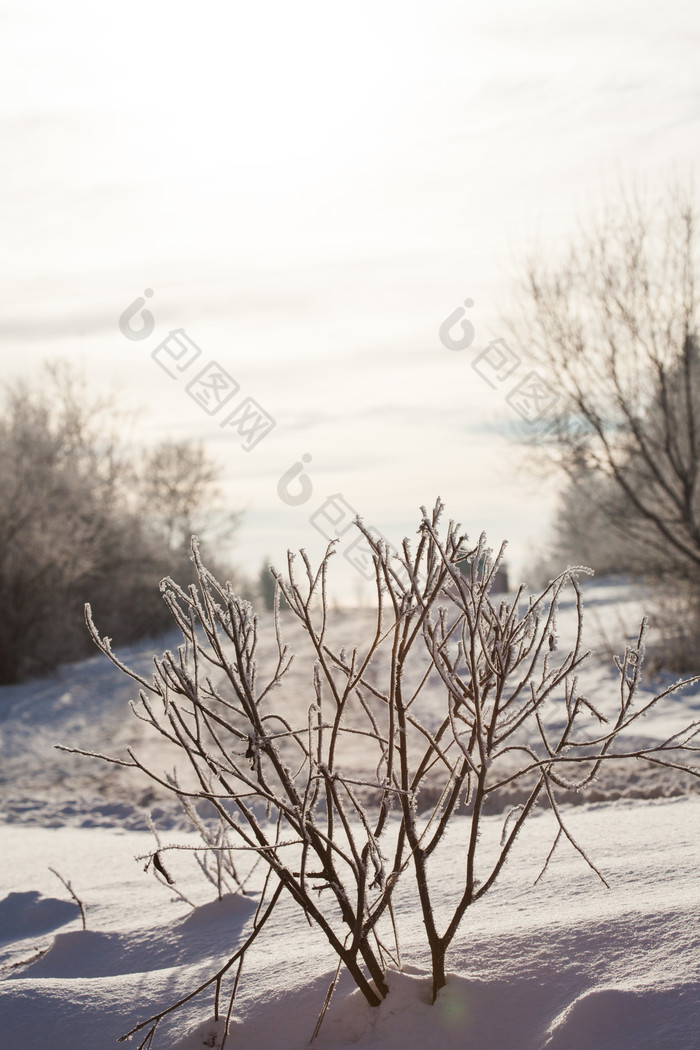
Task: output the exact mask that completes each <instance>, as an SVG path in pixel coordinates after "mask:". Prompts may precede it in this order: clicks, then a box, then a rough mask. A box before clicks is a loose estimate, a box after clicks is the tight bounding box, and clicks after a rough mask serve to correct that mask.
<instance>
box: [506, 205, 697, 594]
mask: <svg viewBox="0 0 700 1050" xmlns="http://www.w3.org/2000/svg"><path fill="white" fill-rule="evenodd" d="M696 226H697V212H696V207H695V204H694V201H693V197H692V194H691V193H690V192H686V191H683V190H681V189H678V188H671V189H669V190H666V191H665V192H664V193H663V194H662V196H661V198H660V199H651V200H649V201H647V202H645V201H644V200H643V199H642V198H641V197H640V195H639V194H634V193H624V192H623V193H622V195H621V197H620V199H619V200H616V201H614V202H612V203H609V204H608V205H607V207H606V209H605V210H604V212H603V214H602V217H601V218H600V219H599V220H597V221H595V222H594V223H593V224H592V227H591V231H590V232H589V233H582V235H581V237H580V238H579V239H578V240H577V241H576V242H575V243H574V244H573V245H572V246H571V248H570V250H569V252H568V254H566V255H565V257H564V258H563V259H561V260H558V261H554V262H548V261H544V260H538V261H535V262H531V263H530V264H529V265H528V266H527V269H526V274H525V280H524V282H523V288H522V295H521V309H520V311H519V313H518V314H517V316H516V317H515V318H513V319H512V322H511V325H510V328H511V334H512V337H513V339H514V340H516V341H517V342H518V343H519V345H520V346H521V348H522V350H523V353H524V354H525V355H526V356H527V357H528V358H529V359H531V360H533V361H534V362H536V363H537V367H538V369H539V371H540V372H541V373H543V374H544V376H545V377H546V378H547V379H548V380H549V382H550V384H551V385H552V386H553V387H554V388H555V389H556V390H557V391H558V392H559V393H560V395H562V397H561V400H560V405H561V406H563V407H562V408H561V410H560V412H559V414H558V416H557V418H556V419H555V420H554V425H552V426H551V427H550V428H549V429H548V430H546V431H545V430H538V432H537V434H536V435H535V437H534V443H535V444H536V445H537V448H538V450H539V454H538V455H536V456H535V460H536V461H538V462H540V463H541V462H542V460H543V458H544V459H545V461H546V462H547V464H548V467H549V468H550V469H551V466H552V464H554V465H555V467H556V469H559V470H561V471H562V472H563V474H564V475H565V476H566V477H568V479H569V484H568V486H567V488H566V489H565V491H564V497H563V500H564V504H565V505H566V503H567V502H574V503H575V494H576V490H577V489H580V488H583V489H585V491H586V496H587V499H588V501H589V506H594V507H595V509H596V512H597V513H598V515H599V518H600V521H601V523H602V524H603V525H604V528H603V529H601V530H600V531H599V532H598V534H597V540H598V542H599V543H608V542H609V540H610V538H612V543H613V551H614V553H615V555H616V556H617V557H618V558H620V559H621V560H622V562H623V565H622V567H623V568H628V567H631V568H633V569H634V568H639V567H642V568H643V569H644V570H645V571H646V572H648V573H650V574H655V575H657V576H662V575H671V576H676V577H678V576H686V575H688V574H691V575H692V576H693V577H695V578H697V577H698V576H700V353H699V350H698V346H699V343H698V330H699V329H698V288H697V280H696V274H697V265H698V255H697V237H696ZM563 517H564V520H565V519H566V514H564V515H563ZM589 535H590V533H589ZM615 537H617V541H616V540H615ZM604 557H605V556H604ZM625 559H627V564H624V562H625Z"/></svg>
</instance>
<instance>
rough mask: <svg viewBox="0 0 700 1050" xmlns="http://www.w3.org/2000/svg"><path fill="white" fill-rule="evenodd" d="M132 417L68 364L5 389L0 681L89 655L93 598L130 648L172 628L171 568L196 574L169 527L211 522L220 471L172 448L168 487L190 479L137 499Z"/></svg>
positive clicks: (187, 448)
mask: <svg viewBox="0 0 700 1050" xmlns="http://www.w3.org/2000/svg"><path fill="white" fill-rule="evenodd" d="M123 418H124V413H123V412H121V411H120V410H119V407H118V405H117V403H116V401H115V399H114V397H113V396H109V395H108V396H106V397H105V396H102V395H96V394H95V393H94V392H92V391H91V390H90V389H89V388H88V386H87V383H86V381H85V378H84V377H83V376H82V375H81V374H80V373H79V372H78V371H76V370H75V369H72V368H71V367H70V366H68V365H65V364H62V363H60V362H59V363H55V364H49V365H47V366H46V367H45V368H44V369H43V371H42V372H41V373H40V374H39V376H38V377H37V380H36V381H35V382H33V383H32V384H29V383H28V382H19V383H16V384H15V385H13V386H9V387H7V388H6V389H5V391H4V401H3V404H2V408H1V410H0V490H1V491H2V500H1V501H0V682H14V681H17V680H18V679H20V678H22V677H24V676H26V675H29V674H37V673H43V672H46V671H47V670H50V669H52V668H54V667H55V666H56V665H57V664H59V663H61V662H62V661H67V660H75V659H79V658H80V657H81V656H83V655H85V653H86V652H87V651H88V647H89V640H88V639H86V637H85V630H84V619H83V606H84V604H85V600H86V599H87V598H89V599H90V600H91V602H92V604H93V607H94V608H95V610H96V614H97V615H99V617H100V620H101V622H102V623H103V625H104V627H105V629H106V630H108V631H110V633H112V634H113V635H114V636H116V637H119V638H120V639H121V640H122V641H128V640H133V639H135V638H139V637H144V636H147V635H154V634H157V633H159V632H161V631H163V630H164V629H165V628H166V627H167V626H168V625H169V622H170V621H169V617H168V612H167V609H166V608H165V607H164V606H163V603H162V602H161V601H160V598H159V595H158V589H157V585H158V582H159V580H160V579H161V578H162V577H163V576H164V575H165V573H166V572H167V571H171V572H173V571H175V572H177V573H184V572H186V571H188V570H189V567H190V562H189V551H188V550H186V549H185V548H184V547H183V546H181V547H180V550H179V551H178V552H174V551H171V550H170V549H169V548H168V544H167V542H166V541H165V539H164V531H168V533H169V535H173V534H174V532H176V531H177V529H178V528H180V529H182V528H184V527H185V526H187V527H188V528H189V524H190V521H191V519H192V518H193V516H194V515H195V514H197V515H199V520H200V521H201V520H206V515H207V510H208V503H209V500H210V498H211V499H213V497H212V496H211V481H212V478H213V474H214V468H213V467H212V465H211V463H210V462H209V460H208V459H207V457H206V456H205V455H204V453H203V451H202V449H201V448H199V447H198V446H194V445H191V444H190V443H187V442H180V443H178V444H177V445H175V446H170V445H168V444H167V443H166V445H165V446H163V448H162V449H161V451H160V453H158V450H156V453H154V456H155V465H156V466H158V465H159V470H160V474H159V475H158V477H159V478H160V479H161V480H162V482H163V485H162V487H163V488H164V489H165V488H166V482H167V479H168V477H169V476H170V475H171V474H175V475H176V477H177V479H178V481H179V480H180V476H181V474H182V472H183V470H184V471H185V472H186V473H187V474H188V477H187V478H185V479H184V481H182V485H181V487H180V488H177V487H175V489H174V492H173V491H172V490H167V491H165V492H164V493H161V494H160V495H159V496H158V495H157V494H150V495H149V494H147V493H144V492H141V493H138V492H136V498H135V496H134V493H135V486H134V485H133V478H134V473H135V470H134V465H133V454H132V453H131V451H130V450H129V449H128V448H127V446H126V444H125V442H124V440H123V438H122V430H123V428H122V426H121V424H122V423H123ZM171 448H174V449H175V450H176V452H177V457H176V461H175V463H174V465H173V463H172V460H173V456H172V455H169V450H170V449H171ZM154 483H155V482H154ZM157 491H160V490H157ZM151 499H152V500H153V503H151V502H150V500H151ZM164 508H165V509H166V510H167V511H168V514H169V516H166V525H165V528H164V529H161V530H159V529H157V528H154V527H153V521H154V519H155V518H157V517H158V515H159V514H161V513H163V510H164ZM235 517H236V516H235V515H225V514H222V518H221V524H222V525H225V526H226V528H228V526H229V525H230V524H231V519H232V518H235ZM173 530H174V531H173ZM229 531H230V530H229ZM221 535H222V532H218V533H217V534H216V538H220V537H221ZM188 536H189V533H188ZM86 642H88V645H86Z"/></svg>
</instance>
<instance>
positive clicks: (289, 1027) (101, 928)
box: [0, 581, 700, 1050]
mask: <svg viewBox="0 0 700 1050" xmlns="http://www.w3.org/2000/svg"><path fill="white" fill-rule="evenodd" d="M585 593H586V597H587V604H586V609H587V615H586V621H585V623H586V628H587V632H588V633H587V638H588V642H589V644H591V645H594V646H595V647H596V649H597V650H598V651H597V654H596V656H594V658H593V659H592V660H591V661H590V663H589V665H588V666H587V667H586V668H585V670H584V671H583V672H582V674H581V679H582V688H584V689H585V691H586V693H587V694H588V695H589V696H591V698H595V700H596V701H599V702H604V700H605V699H606V696H610V697H612V696H613V694H614V691H615V688H616V685H615V673H614V669H613V668H612V665H611V663H610V659H609V657H608V656H607V655H606V654H605V648H606V643H609V644H610V645H613V646H614V647H615V648H616V650H617V651H618V652H619V651H621V649H622V648H623V646H624V643H625V642H626V641H628V640H630V639H631V638H632V636H633V635H634V634H635V633H636V628H637V626H638V622H639V618H640V616H641V612H642V606H643V599H642V598H641V597H640V595H639V593H638V592H636V591H634V590H633V589H632V588H630V587H629V586H627V585H625V584H624V583H621V582H614V581H612V582H611V581H601V582H595V581H592V582H591V583H587V584H586V586H585ZM566 613H567V610H566V609H564V610H563V617H562V619H563V630H564V631H565V627H566ZM337 615H338V619H339V628H338V629H339V631H340V632H341V633H345V634H347V635H348V638H347V641H348V643H349V644H352V642H353V641H356V640H359V638H360V637H361V634H362V630H363V624H365V622H366V621H367V618H368V617H369V613H368V612H367V611H358V612H355V613H349V612H339V613H338V614H337ZM290 633H291V636H292V637H291V640H292V643H293V645H294V646H295V647H297V648H299V649H301V650H303V642H304V639H303V637H301V636H300V635H298V636H297V635H295V633H294V630H293V629H290ZM175 643H176V638H175V637H173V638H170V639H165V640H161V641H159V642H158V643H157V644H146V645H142V646H139V647H138V648H134V649H132V650H131V651H129V652H126V653H121V654H120V655H123V656H124V658H125V660H126V662H127V663H129V664H130V665H132V666H137V667H138V668H140V669H141V670H143V671H146V672H147V669H148V667H149V665H150V660H151V655H152V653H153V652H158V653H160V651H162V648H163V647H164V646H165V645H170V646H172V645H174V644H175ZM266 652H269V653H270V654H271V653H272V652H273V645H272V642H270V647H269V650H265V648H264V645H263V643H262V642H261V653H260V656H261V662H262V663H263V664H264V662H265V660H266V658H267V657H266ZM668 681H670V679H668V678H659V679H657V680H651V681H649V682H646V683H645V686H644V688H645V689H647V690H649V692H650V694H651V693H653V692H657V691H659V689H660V688H663V686H664V685H666V684H668ZM298 693H299V702H300V703H304V702H305V701H304V695H305V694H304V691H303V688H302V682H301V679H300V681H299V690H298ZM133 695H134V688H133V684H132V683H130V682H129V680H127V679H126V678H125V677H124V676H123V675H121V674H120V673H119V672H118V671H117V670H116V669H115V668H113V667H111V665H109V664H108V662H107V661H106V660H105V659H104V658H103V657H102V656H100V655H97V656H95V657H94V658H93V659H91V660H88V661H85V662H83V663H81V664H77V665H72V666H67V667H64V668H63V669H61V671H60V672H59V673H58V674H57V675H56V676H55V677H53V678H50V679H46V680H42V681H37V682H31V683H26V684H23V685H21V686H16V687H11V688H9V687H7V688H4V689H2V690H0V748H1V751H0V754H1V755H2V760H1V764H0V791H1V798H0V821H1V822H2V827H1V835H2V839H1V841H2V856H3V864H2V865H1V866H0V1047H1V1048H2V1050H106V1048H107V1047H111V1046H114V1045H115V1040H116V1039H117V1038H118V1037H119V1036H120V1035H122V1034H123V1033H124V1032H125V1031H127V1030H128V1029H130V1028H132V1027H133V1026H134V1025H135V1024H136V1023H137V1022H139V1021H141V1020H144V1019H145V1018H146V1017H148V1016H149V1014H151V1013H153V1012H154V1011H156V1010H157V1009H160V1008H162V1007H164V1006H167V1005H169V1004H170V1003H171V1002H174V1001H175V1000H177V999H178V998H179V997H181V996H183V995H185V994H187V992H188V991H189V990H190V989H191V988H192V987H193V986H194V985H195V984H196V983H197V982H200V981H203V980H204V979H206V978H207V977H208V976H209V975H210V974H211V973H213V972H214V971H215V970H216V969H217V967H218V966H219V965H221V964H222V963H223V962H224V961H225V960H226V958H228V957H229V956H230V955H231V954H232V952H233V951H235V950H236V947H237V946H239V945H240V944H241V943H242V942H243V941H244V940H245V938H246V936H247V935H248V932H249V929H250V924H251V922H252V917H253V914H254V911H255V906H256V903H257V900H258V893H259V890H260V885H261V884H260V881H259V873H256V875H255V876H254V877H253V880H252V881H251V883H250V886H249V893H248V894H247V895H245V896H240V895H239V896H229V897H225V898H224V900H222V901H214V900H213V899H212V898H213V897H214V896H215V894H214V891H213V888H212V887H211V886H210V885H209V884H208V883H206V882H205V881H204V880H203V878H202V876H201V875H200V874H199V872H198V869H197V868H196V866H195V864H194V863H193V862H192V857H191V855H187V854H184V853H183V854H179V853H178V854H176V853H169V854H167V857H168V869H169V871H170V873H171V875H173V876H174V877H175V879H176V885H177V888H178V889H180V890H181V891H183V892H184V893H185V894H186V895H187V896H188V897H189V898H190V900H191V901H192V902H193V904H194V905H196V908H195V910H193V909H192V907H191V906H190V905H189V904H187V903H185V902H184V901H183V900H182V899H180V898H176V897H174V896H173V891H172V890H171V889H169V888H168V887H166V886H165V885H164V884H162V883H161V882H158V881H156V879H155V878H154V875H153V872H152V870H150V871H149V872H144V870H143V869H144V861H143V860H140V861H136V860H135V859H134V858H135V857H138V856H140V855H143V854H145V853H148V852H149V851H151V850H152V848H153V845H154V842H153V837H152V835H151V833H150V832H148V831H147V830H142V829H144V828H145V827H146V824H145V817H144V811H145V809H146V808H149V809H150V810H151V811H152V813H153V815H154V818H155V820H156V823H157V824H158V826H159V828H160V829H162V830H161V836H162V841H163V843H164V844H167V843H170V842H183V843H188V842H189V843H194V841H195V837H194V835H193V833H192V832H190V831H189V830H187V829H186V824H185V822H184V819H183V817H182V816H180V814H179V812H178V811H177V810H176V809H175V808H174V807H173V806H172V805H171V804H169V803H168V802H167V800H166V799H165V798H163V797H159V796H158V793H157V792H155V791H154V790H153V789H152V788H151V787H150V786H149V784H148V782H147V781H145V780H138V779H137V778H136V777H134V776H132V775H131V774H132V773H133V771H131V770H121V769H115V768H114V767H109V766H106V765H104V764H102V763H99V762H97V761H94V760H89V759H86V758H81V757H78V756H75V755H68V754H65V753H62V752H59V751H56V750H54V748H53V745H54V743H57V742H61V743H65V744H69V745H72V746H80V747H84V748H87V749H96V750H100V751H109V752H110V753H114V752H117V753H118V752H119V751H120V749H122V748H123V747H124V746H125V745H126V744H131V745H133V746H135V747H137V748H138V749H139V751H140V753H142V754H146V755H147V756H148V757H149V759H150V760H151V761H154V762H158V761H159V760H160V759H161V758H162V759H163V761H165V762H167V757H168V756H166V755H165V753H163V754H162V755H161V753H160V752H159V750H158V748H159V746H160V745H157V744H155V743H151V742H149V740H148V738H147V736H146V735H145V733H146V727H145V726H144V725H143V723H140V722H138V721H137V720H136V719H134V718H133V717H132V716H131V715H130V713H129V710H128V706H127V705H128V701H129V699H131V698H133ZM698 717H700V688H694V689H691V690H688V691H686V692H685V693H682V694H678V695H677V696H675V697H674V698H672V699H671V700H669V702H668V703H667V704H666V705H664V707H663V708H661V709H659V710H658V711H655V712H654V713H652V714H650V715H649V716H648V717H647V718H646V719H645V721H644V723H643V724H642V725H641V728H640V730H639V732H640V733H643V735H644V736H647V737H649V738H653V737H656V738H659V737H662V736H663V737H667V736H669V735H670V733H672V732H674V731H676V730H677V729H678V728H680V726H681V724H685V723H687V722H688V721H691V720H692V719H693V718H698ZM358 760H359V756H358ZM696 788H697V782H691V781H690V780H689V778H687V777H682V776H680V775H676V774H674V773H672V772H670V771H664V770H659V772H658V774H654V775H649V776H646V777H644V776H642V775H641V774H640V772H639V771H638V770H636V769H633V770H632V773H630V772H629V770H627V771H622V770H617V771H612V772H610V773H608V774H606V776H605V777H604V778H602V779H601V780H599V781H597V782H596V784H595V795H591V794H589V795H588V796H587V797H585V798H584V799H572V803H573V802H574V801H576V802H577V804H576V805H575V806H574V805H571V806H570V808H569V813H568V817H569V825H570V828H571V830H572V832H573V833H574V835H575V836H576V838H577V839H578V841H579V842H580V843H581V845H582V846H583V847H584V848H585V849H586V850H587V852H588V853H589V854H590V855H591V856H592V858H593V859H594V860H595V863H596V865H597V867H598V868H599V869H600V870H601V872H602V873H603V874H604V875H605V878H606V880H607V882H608V883H609V886H610V888H609V889H606V888H605V886H603V885H602V883H600V881H599V880H598V879H597V878H596V877H595V875H594V874H593V873H592V872H591V870H590V869H589V868H588V867H587V866H586V865H585V864H584V863H583V861H582V860H581V858H580V857H579V856H578V854H576V853H575V852H574V850H573V849H570V848H567V847H564V846H562V847H560V848H559V849H558V851H557V852H556V853H555V855H554V857H553V859H552V861H551V863H550V865H549V867H548V868H547V871H546V872H545V874H544V876H543V877H542V878H541V879H540V880H539V881H538V882H537V884H536V885H534V882H535V879H536V877H537V875H538V874H539V872H540V870H541V868H542V865H543V863H544V861H545V859H546V857H547V854H548V852H549V849H550V846H551V843H552V839H553V835H554V833H555V828H554V824H553V818H552V815H551V813H550V812H548V811H547V812H545V811H542V812H539V811H538V812H536V814H535V815H534V816H533V817H532V818H531V819H530V821H529V823H527V824H526V825H525V828H524V830H523V832H522V834H521V835H520V837H519V839H518V842H517V843H516V847H515V850H514V852H513V854H512V855H511V858H510V861H509V863H508V865H507V866H506V869H505V871H504V872H503V874H502V875H501V877H500V879H499V880H498V882H497V883H496V885H495V887H494V888H493V889H492V890H491V892H490V893H489V894H487V895H486V896H485V897H484V898H483V899H482V900H480V901H479V902H478V903H477V904H476V905H474V906H473V907H472V908H471V909H470V910H469V911H468V913H467V917H466V919H465V921H464V923H463V926H462V927H461V929H460V932H459V934H458V936H457V938H456V940H455V942H454V944H453V947H452V949H451V951H450V954H449V956H448V968H449V971H450V978H449V980H448V984H447V987H446V988H445V989H444V990H443V991H442V992H441V994H440V996H439V999H438V1002H437V1003H436V1004H435V1006H430V1005H429V1003H428V998H429V981H428V979H427V974H428V969H429V967H428V954H427V947H426V943H425V930H424V928H423V926H422V923H421V919H420V915H419V914H418V912H417V911H414V909H413V906H412V905H411V904H410V903H409V900H408V894H409V893H410V891H411V887H410V884H409V883H408V882H407V883H406V884H405V886H403V887H402V885H401V884H399V888H398V890H397V897H396V898H395V900H396V906H397V913H398V914H399V916H400V924H399V925H400V930H401V943H400V948H401V961H402V972H400V973H399V972H395V973H392V974H391V980H390V985H391V994H390V995H389V997H388V998H387V999H386V1000H385V1002H384V1003H383V1004H382V1006H381V1007H379V1008H378V1009H374V1010H373V1009H371V1008H370V1007H368V1006H367V1005H366V1004H365V1002H364V1000H363V999H362V998H361V996H360V995H359V993H358V992H356V991H354V990H353V985H352V983H351V981H349V979H348V977H347V975H345V974H344V975H342V976H341V980H340V984H339V986H338V989H337V990H336V993H335V995H334V997H333V1000H332V1002H331V1006H330V1009H329V1011H328V1013H327V1015H326V1017H325V1020H324V1023H323V1026H322V1028H321V1033H320V1035H319V1037H318V1038H317V1040H316V1042H315V1045H316V1046H317V1047H318V1048H319V1050H336V1048H340V1047H345V1046H348V1045H350V1044H353V1045H355V1046H357V1047H358V1048H360V1050H363V1048H369V1047H372V1048H374V1050H395V1048H396V1050H398V1048H399V1047H401V1050H418V1048H420V1050H422V1048H424V1047H426V1048H427V1047H431V1048H432V1047H436V1048H440V1050H453V1048H454V1050H457V1048H460V1050H472V1048H473V1050H645V1048H648V1050H652V1048H653V1050H698V1048H699V1047H700V796H699V795H698V794H697V791H696ZM502 821H503V818H502V816H501V815H498V814H494V815H493V816H490V817H489V818H488V819H487V822H486V826H485V828H484V839H485V841H486V843H487V845H488V840H489V838H490V837H491V836H498V834H500V830H501V826H502ZM464 832H465V818H463V817H459V816H458V817H457V818H455V820H454V821H453V824H452V826H451V829H450V832H449V835H450V839H449V842H448V843H447V848H446V849H444V850H443V851H442V852H441V853H440V854H439V855H436V857H435V861H434V865H433V869H432V872H431V874H432V877H433V880H434V882H435V885H436V886H438V887H439V894H438V897H439V901H440V908H441V909H444V910H445V914H446V913H447V910H448V909H449V907H450V903H451V902H453V901H454V899H455V897H456V893H457V888H456V887H457V878H456V877H458V876H459V873H460V871H461V870H462V868H463V866H464V850H463V840H464ZM49 868H53V869H55V871H57V872H59V873H60V875H61V876H63V878H65V879H67V880H69V881H70V882H71V884H72V886H73V889H74V891H75V893H76V894H77V896H78V897H79V898H80V899H81V901H82V902H83V904H84V907H85V911H86V919H87V929H86V930H83V929H82V922H81V918H80V914H79V910H78V906H77V904H75V902H74V901H72V900H71V896H70V894H69V893H68V891H67V890H66V889H65V887H64V886H63V885H62V883H61V882H60V881H59V879H58V878H57V877H56V875H55V874H52V872H51V871H49ZM256 880H258V881H256ZM336 961H337V960H336V958H335V957H334V955H333V953H332V951H331V950H330V949H329V947H328V945H327V944H326V942H325V941H324V939H323V937H322V936H321V935H320V934H319V933H318V932H317V931H316V930H315V929H312V928H310V927H309V926H308V924H307V922H306V920H305V919H304V917H303V916H302V915H301V914H300V912H299V910H298V908H297V906H296V905H295V904H294V903H293V901H292V900H291V899H286V898H285V897H282V898H281V900H280V904H279V906H278V909H277V911H276V913H275V915H274V917H273V919H272V920H271V921H270V923H269V924H268V926H266V927H265V929H264V931H263V932H262V934H261V936H260V938H259V940H258V941H257V942H256V944H255V945H254V947H253V949H252V950H251V952H250V953H249V955H248V956H247V959H246V965H245V969H244V972H243V976H242V980H241V985H240V988H239V992H238V996H237V999H236V1003H235V1009H234V1024H233V1027H232V1031H231V1035H230V1036H229V1038H228V1040H227V1043H226V1047H227V1050H253V1048H255V1050H268V1048H269V1050H297V1048H299V1050H300V1048H301V1047H303V1046H305V1045H307V1044H308V1042H309V1039H310V1038H311V1034H312V1032H313V1030H314V1026H315V1023H316V1019H317V1017H318V1014H319V1012H320V1010H321V1007H322V1005H323V1001H324V998H325V995H326V991H327V989H328V985H329V982H330V980H331V977H332V975H333V972H334V969H335V965H336ZM212 1004H213V999H212V996H211V994H210V993H208V992H207V993H205V994H204V995H203V996H202V997H201V998H200V999H197V1000H194V1001H193V1002H192V1003H190V1004H188V1005H187V1006H186V1007H184V1008H183V1009H182V1010H181V1011H179V1012H177V1013H176V1014H174V1015H173V1016H172V1018H171V1019H169V1020H168V1021H166V1022H163V1025H162V1026H160V1027H159V1029H158V1032H157V1035H156V1038H155V1041H154V1043H153V1050H201V1048H204V1047H216V1046H218V1045H220V1044H219V1041H218V1036H219V1034H220V1031H219V1029H220V1025H219V1029H217V1026H216V1025H215V1024H214V1023H213V1020H212V1016H213V1014H212ZM144 1034H145V1032H144V1033H142V1035H141V1038H143V1035H144ZM139 1041H140V1040H139V1039H138V1038H135V1039H134V1041H131V1042H129V1043H128V1044H126V1045H130V1046H134V1047H136V1046H138V1044H139Z"/></svg>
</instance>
